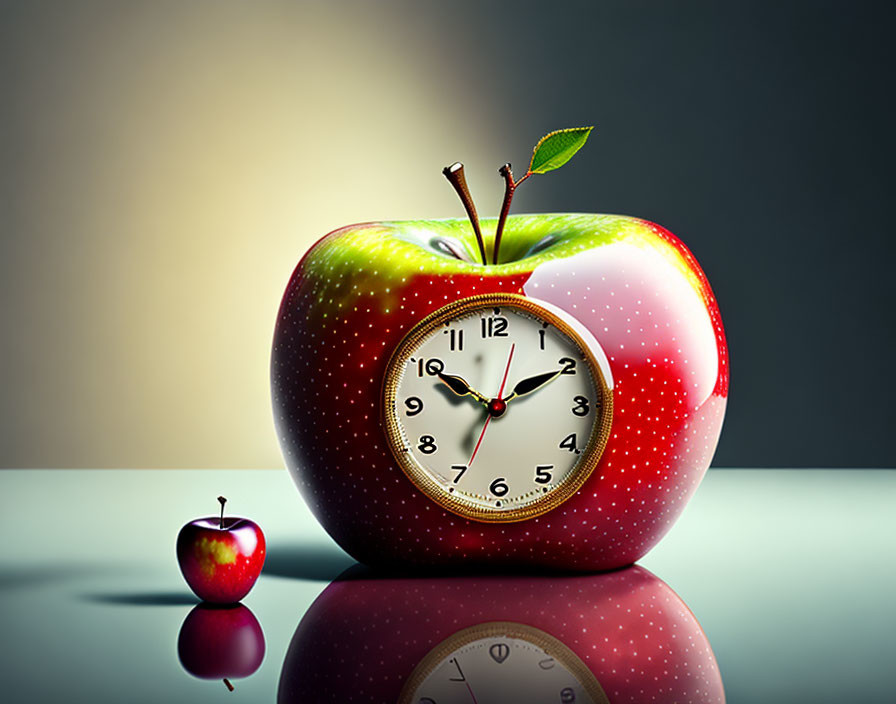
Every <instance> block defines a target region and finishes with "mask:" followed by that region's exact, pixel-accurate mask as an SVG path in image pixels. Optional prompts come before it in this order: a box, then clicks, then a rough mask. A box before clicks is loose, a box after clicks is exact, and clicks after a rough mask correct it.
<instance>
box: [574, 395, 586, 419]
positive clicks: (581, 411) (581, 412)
mask: <svg viewBox="0 0 896 704" xmlns="http://www.w3.org/2000/svg"><path fill="white" fill-rule="evenodd" d="M572 400H573V402H574V403H575V404H576V405H575V406H573V407H572V413H573V415H576V416H587V415H588V411H590V410H591V408H590V407H589V406H588V399H587V398H585V397H584V396H573V398H572Z"/></svg>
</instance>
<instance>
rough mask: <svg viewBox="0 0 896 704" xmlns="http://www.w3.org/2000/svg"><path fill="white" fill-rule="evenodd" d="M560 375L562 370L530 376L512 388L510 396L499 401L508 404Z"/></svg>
mask: <svg viewBox="0 0 896 704" xmlns="http://www.w3.org/2000/svg"><path fill="white" fill-rule="evenodd" d="M562 373H563V370H562V369H558V370H557V371H555V372H544V373H543V374H536V375H535V376H530V377H528V378H526V379H523V380H522V381H520V382H518V383H517V385H516V386H514V387H513V391H511V392H510V396H508V397H507V398H505V399H501V400H502V401H504V403H509V402H510V401H512V400H513V399H515V398H519V397H520V396H525V395H526V394H531V393H532V392H533V391H537V390H538V389H540V388H541V387H542V386H544V385H545V384H547V383H548V382H551V381H553V380H554V379H556V378H557V377H558V376H560V374H562Z"/></svg>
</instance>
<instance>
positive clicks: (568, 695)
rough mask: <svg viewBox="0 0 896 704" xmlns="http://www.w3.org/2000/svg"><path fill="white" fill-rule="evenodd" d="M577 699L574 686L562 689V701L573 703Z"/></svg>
mask: <svg viewBox="0 0 896 704" xmlns="http://www.w3.org/2000/svg"><path fill="white" fill-rule="evenodd" d="M575 700H576V693H575V691H574V690H573V688H572V687H564V688H563V689H561V690H560V701H561V702H563V704H571V702H574V701H575Z"/></svg>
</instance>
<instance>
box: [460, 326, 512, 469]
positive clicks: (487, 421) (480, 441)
mask: <svg viewBox="0 0 896 704" xmlns="http://www.w3.org/2000/svg"><path fill="white" fill-rule="evenodd" d="M515 347H516V343H515V342H514V343H513V344H512V345H511V346H510V356H508V357H507V366H506V367H504V378H503V379H501V389H500V390H499V391H498V396H497V398H504V384H506V383H507V373H508V372H509V371H510V361H511V360H512V359H513V350H514V348H515ZM491 419H492V416H491V413H489V416H488V418H486V419H485V425H483V426H482V432H481V433H479V440H477V441H476V447H475V448H473V456H472V457H470V461H469V462H467V467H468V468H469V467H470V465H472V464H473V460H474V459H475V458H476V453H477V452H479V446H480V445H481V444H482V438H484V437H485V431H486V430H487V429H488V424H489V422H490V421H491Z"/></svg>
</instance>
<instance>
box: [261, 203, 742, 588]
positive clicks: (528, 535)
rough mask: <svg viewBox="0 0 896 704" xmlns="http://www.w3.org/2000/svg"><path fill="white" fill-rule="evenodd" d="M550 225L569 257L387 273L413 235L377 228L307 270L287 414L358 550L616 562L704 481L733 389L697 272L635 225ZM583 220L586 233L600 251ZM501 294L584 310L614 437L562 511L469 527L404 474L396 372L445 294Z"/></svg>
mask: <svg viewBox="0 0 896 704" xmlns="http://www.w3.org/2000/svg"><path fill="white" fill-rule="evenodd" d="M532 221H533V218H532V217H529V216H523V217H522V218H521V222H522V226H521V230H520V231H522V232H530V234H531V235H532V237H533V238H541V237H542V236H543V233H541V232H538V231H537V228H535V226H534V225H533V224H532ZM546 222H547V223H548V225H547V226H550V227H553V228H556V229H557V231H560V232H565V233H566V234H567V236H568V240H569V241H568V242H567V243H566V245H564V246H565V247H566V249H565V250H564V252H563V256H561V255H560V254H557V253H555V252H553V251H551V250H549V251H548V254H546V255H544V257H543V258H540V257H541V256H542V255H538V256H537V257H532V258H531V261H530V260H521V261H518V262H514V263H513V264H508V265H499V266H494V267H482V266H481V265H478V266H477V265H474V264H470V263H468V262H458V261H456V262H454V264H453V265H454V266H455V267H458V270H457V271H452V270H451V268H450V266H451V265H452V260H450V259H447V258H444V257H442V258H441V259H439V260H438V262H436V264H437V266H435V270H434V271H431V272H429V273H419V272H418V271H417V267H418V266H419V264H418V263H417V262H415V261H413V257H412V258H411V260H410V261H409V262H408V264H407V265H405V264H403V263H402V262H404V257H403V256H400V257H399V258H398V260H397V261H398V263H397V264H395V266H396V268H395V269H390V264H393V263H395V262H396V260H395V259H394V258H390V255H398V254H406V253H407V251H406V249H407V248H408V247H411V246H412V245H411V244H409V243H407V242H406V241H397V240H395V239H394V238H392V240H390V235H389V228H398V227H400V223H399V224H397V223H392V224H379V225H377V224H368V225H365V226H361V227H360V228H355V229H352V228H344V229H343V230H341V231H337V233H334V234H332V235H330V236H328V237H327V238H324V240H323V242H324V243H326V247H324V250H323V255H322V256H321V257H317V258H316V257H315V255H314V254H313V253H314V252H315V250H312V253H310V254H309V255H306V257H305V258H304V259H303V260H302V262H301V263H300V264H299V266H298V267H297V268H296V271H295V272H294V274H293V277H292V279H291V281H290V284H289V286H288V287H287V291H286V293H285V295H284V298H283V302H282V304H281V308H280V315H279V317H278V321H277V328H276V331H275V336H274V346H273V352H272V358H271V380H272V393H273V400H274V409H275V421H276V424H277V429H278V434H279V437H280V442H281V447H282V449H283V453H284V458H285V460H286V464H287V466H288V467H289V469H290V472H291V473H292V476H293V478H294V479H295V481H296V484H297V485H298V487H299V489H300V490H301V492H302V494H303V495H304V497H305V499H306V501H307V502H308V503H309V505H310V507H311V508H312V510H313V512H314V513H315V515H316V516H317V517H318V519H319V520H320V522H321V523H322V525H323V526H324V528H325V529H326V530H327V531H328V532H329V533H330V535H331V536H332V537H333V538H334V539H335V540H336V541H337V542H338V543H339V544H340V545H341V546H342V547H343V548H344V549H345V550H346V551H347V552H349V553H350V554H351V555H353V556H354V557H355V558H357V559H359V560H361V561H363V562H367V563H371V564H396V563H397V564H418V565H419V564H426V565H457V564H464V565H467V566H470V565H473V564H484V565H489V566H498V565H502V564H503V565H527V566H543V567H554V568H560V569H581V570H601V569H612V568H615V567H619V566H622V565H626V564H630V563H631V562H633V561H635V560H637V559H638V558H639V557H641V556H642V555H644V554H645V553H646V552H647V551H648V550H649V549H650V548H651V547H652V546H653V545H654V544H656V542H657V541H659V540H660V538H661V537H662V536H663V535H664V534H665V533H666V532H667V531H668V529H669V527H670V526H671V525H672V523H673V522H674V520H675V519H676V518H677V516H678V515H679V514H680V512H681V510H682V508H683V507H684V505H685V503H686V501H687V500H688V499H689V498H690V496H691V495H692V494H693V492H694V490H695V489H696V487H697V485H698V484H699V482H700V479H701V478H702V476H703V474H704V472H705V470H706V467H707V466H708V464H709V461H710V459H711V456H712V453H713V451H714V448H715V445H716V442H717V439H718V435H719V432H720V429H721V424H722V419H723V416H724V410H725V403H726V398H727V390H728V386H727V385H728V368H727V348H726V347H725V339H724V332H723V331H722V326H721V320H720V317H719V314H718V306H717V305H716V303H715V300H714V298H713V297H712V292H711V291H710V289H709V286H708V284H707V283H706V279H705V276H704V275H703V272H702V271H701V270H700V269H699V266H697V264H696V262H695V261H694V260H693V257H692V255H691V254H690V252H688V251H687V249H686V248H684V246H683V245H681V243H680V242H678V240H677V239H675V238H674V237H673V236H672V235H671V234H669V233H668V232H666V231H665V230H663V229H662V228H659V227H658V226H656V225H653V224H650V223H646V222H644V221H641V220H638V219H635V218H626V217H624V216H583V215H574V216H567V217H565V218H564V216H551V217H550V218H547V220H546ZM513 223H514V219H513V218H511V220H510V221H509V223H508V230H507V231H506V233H505V239H506V240H508V241H509V243H510V244H511V245H513V237H514V235H513V233H514V229H513V228H512V227H511V225H512V224H513ZM415 226H417V225H415ZM438 226H439V227H442V228H444V227H446V225H445V223H441V224H439V225H438ZM458 227H460V226H458ZM589 227H590V228H591V229H590V230H588V228H589ZM526 228H529V230H526ZM571 228H584V230H583V232H585V233H586V234H585V235H583V237H586V239H587V241H588V242H590V246H585V245H584V244H580V243H578V242H577V241H575V240H574V239H571V238H570V236H569V235H568V233H569V231H570V229H571ZM365 236H367V237H370V238H373V239H374V240H375V241H374V242H368V241H367V240H366V239H365ZM508 238H509V239H508ZM343 246H344V250H342V249H340V247H343ZM519 248H523V247H522V245H519ZM415 256H417V255H415ZM420 256H424V255H420ZM425 256H429V255H428V254H427V255H425ZM384 258H385V260H384ZM527 267H528V268H527ZM573 269H575V271H573ZM573 274H575V275H573ZM551 285H553V288H552V287H551ZM377 291H379V293H377ZM489 292H510V293H519V294H523V295H530V296H532V297H535V298H538V299H542V300H547V301H548V302H550V303H552V304H554V305H556V306H558V307H560V308H562V309H564V310H566V311H567V312H569V313H570V314H572V315H574V316H576V317H577V318H578V319H579V320H580V321H581V322H582V323H583V324H585V325H586V326H587V327H588V328H589V329H590V330H591V331H592V333H593V334H594V336H595V337H596V338H597V340H598V342H599V343H600V345H601V347H602V348H603V349H604V350H605V351H606V354H607V358H608V361H609V364H610V368H611V370H612V378H613V380H614V382H615V385H616V388H615V390H614V407H615V409H614V420H613V428H612V431H611V437H610V440H609V442H608V444H607V447H606V450H605V452H604V454H603V456H602V458H601V461H600V462H599V464H598V466H597V468H596V469H595V470H594V472H593V474H592V475H591V477H590V478H589V480H588V481H587V482H586V483H585V484H584V486H583V487H582V488H581V489H580V490H579V492H578V493H577V494H576V495H575V496H573V497H572V498H570V499H568V500H567V501H566V502H564V503H563V504H562V505H561V506H559V507H558V508H556V509H554V510H553V511H551V512H550V513H548V514H545V515H543V516H541V517H538V518H534V519H530V520H528V521H524V522H521V523H513V524H488V523H477V522H473V521H470V520H467V519H464V518H461V517H459V516H457V515H455V514H452V513H449V512H447V511H446V510H444V509H442V508H441V507H439V506H438V505H437V504H435V503H433V502H432V501H431V500H430V499H429V498H427V497H426V496H424V495H423V494H421V493H420V492H419V491H418V490H417V489H416V488H415V487H414V486H413V485H412V484H411V483H410V481H409V480H408V479H407V478H406V477H405V475H404V474H403V472H402V471H401V470H400V468H399V467H398V466H397V464H396V463H395V461H394V459H393V458H392V456H391V453H390V452H389V450H388V449H387V446H386V442H385V437H384V434H383V430H382V428H381V425H380V415H381V411H380V405H381V393H382V378H383V373H384V370H385V366H386V363H387V361H388V358H389V356H390V355H391V353H392V351H393V350H394V349H395V347H396V346H397V345H398V343H399V342H400V341H401V339H402V338H403V336H404V335H405V334H406V333H407V331H408V330H410V329H411V327H413V325H415V324H416V323H417V322H419V321H420V320H421V319H422V318H424V317H425V316H426V315H428V314H429V313H432V312H433V311H435V310H437V309H438V308H441V307H442V306H443V305H445V303H446V302H449V301H454V300H457V299H458V298H463V297H467V296H472V295H476V294H481V293H489ZM642 343H643V344H642Z"/></svg>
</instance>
